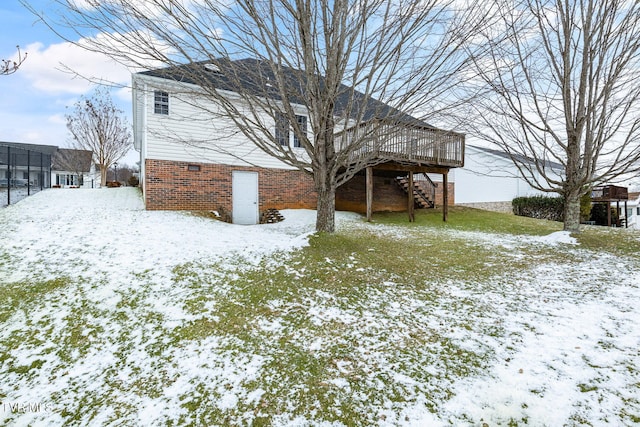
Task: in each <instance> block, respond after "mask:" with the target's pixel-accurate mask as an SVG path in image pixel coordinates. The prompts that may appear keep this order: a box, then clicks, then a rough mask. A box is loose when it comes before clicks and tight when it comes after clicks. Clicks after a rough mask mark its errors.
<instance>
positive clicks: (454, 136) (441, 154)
mask: <svg viewBox="0 0 640 427" xmlns="http://www.w3.org/2000/svg"><path fill="white" fill-rule="evenodd" d="M353 143H355V144H358V145H359V147H358V148H357V149H356V150H354V151H353V152H352V153H351V155H350V157H349V159H348V163H356V162H358V161H363V160H364V161H367V160H371V159H376V160H388V161H398V162H415V163H419V164H422V165H432V166H448V167H461V166H463V165H464V135H462V134H459V133H456V132H450V131H443V130H438V129H430V128H425V127H417V126H412V125H406V124H392V123H389V124H386V123H384V124H382V123H378V122H375V123H367V124H364V125H362V126H358V127H354V128H352V129H349V130H347V131H345V132H342V133H340V134H337V135H336V149H337V150H338V151H340V150H342V149H344V148H345V147H346V146H347V144H353Z"/></svg>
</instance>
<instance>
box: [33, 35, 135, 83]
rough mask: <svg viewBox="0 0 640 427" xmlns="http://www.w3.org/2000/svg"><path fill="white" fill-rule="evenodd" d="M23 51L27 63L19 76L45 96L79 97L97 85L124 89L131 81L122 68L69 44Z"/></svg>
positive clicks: (39, 45)
mask: <svg viewBox="0 0 640 427" xmlns="http://www.w3.org/2000/svg"><path fill="white" fill-rule="evenodd" d="M26 50H27V51H28V52H29V59H28V60H27V61H25V63H24V64H23V66H22V68H21V72H22V73H23V74H24V77H25V78H27V79H28V80H30V81H31V82H32V84H33V86H34V87H35V88H37V89H38V90H41V91H44V92H47V93H51V94H75V95H80V94H84V93H86V92H87V91H89V90H90V89H91V88H92V87H93V86H94V85H95V83H96V82H105V83H107V82H112V83H115V84H120V85H127V84H129V81H130V80H131V73H130V72H129V70H127V68H126V67H124V66H123V65H121V64H118V63H117V62H115V61H113V60H111V59H109V58H107V57H106V56H104V55H102V54H99V53H95V52H89V51H87V50H85V49H82V48H80V47H78V46H76V45H73V44H71V43H67V42H64V43H58V44H52V45H49V46H47V47H45V46H44V45H43V44H42V43H33V44H31V45H29V46H27V48H26Z"/></svg>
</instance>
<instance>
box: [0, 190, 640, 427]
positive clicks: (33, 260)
mask: <svg viewBox="0 0 640 427" xmlns="http://www.w3.org/2000/svg"><path fill="white" fill-rule="evenodd" d="M283 213H284V216H285V217H286V221H284V222H282V223H279V224H270V225H259V226H251V227H245V226H234V225H230V224H225V223H221V222H217V221H214V220H211V219H208V218H204V217H200V216H196V215H193V214H190V213H182V212H153V211H145V210H144V209H143V206H142V202H141V199H140V196H139V193H138V192H137V190H136V189H132V188H118V189H100V190H80V189H68V190H67V189H60V190H47V191H43V192H40V193H39V194H36V195H34V196H31V197H29V198H27V199H24V200H22V201H21V202H19V203H17V204H16V205H12V206H9V207H7V208H4V209H1V210H0V324H1V325H2V328H1V329H0V401H1V403H0V424H10V425H25V426H26V425H60V426H62V425H65V426H66V425H198V426H200V425H250V424H255V425H291V426H307V425H317V426H329V425H330V426H341V425H388V426H395V425H407V426H423V425H424V426H445V425H473V426H483V425H485V424H486V425H488V426H496V425H505V426H506V425H528V426H559V425H594V426H598V425H612V426H619V425H635V424H637V423H640V371H639V369H640V328H638V325H639V324H640V308H639V305H640V304H639V303H640V287H639V284H640V258H639V257H638V254H637V253H634V252H633V251H624V250H623V251H619V250H618V251H617V252H616V250H613V249H611V248H607V250H604V249H603V250H593V249H589V248H588V247H590V246H588V245H586V246H585V245H583V244H581V243H580V240H581V239H582V237H581V238H580V239H578V240H576V239H574V238H572V237H570V236H568V235H567V234H566V233H562V232H557V233H553V234H548V235H546V236H530V235H512V234H491V233H486V232H478V231H463V230H456V229H453V228H448V227H440V228H430V227H410V226H392V225H382V224H367V223H364V222H363V221H362V219H361V218H360V217H359V216H358V215H355V214H349V213H339V214H338V225H339V232H338V233H336V235H328V236H327V235H321V236H315V235H312V234H311V232H312V231H313V228H314V219H315V218H314V214H315V213H314V212H312V211H285V212H283ZM608 232H609V231H608ZM610 233H611V236H612V238H613V240H615V239H616V236H618V235H619V234H620V233H624V235H625V237H626V238H627V239H628V238H629V236H631V238H632V239H634V241H636V240H637V239H638V238H639V236H638V235H637V234H632V233H634V232H631V231H628V230H627V231H625V230H615V231H613V230H612V231H610ZM585 234H586V233H585ZM590 236H591V235H590ZM592 237H593V236H591V237H590V238H592ZM309 242H310V245H309ZM618 249H619V248H618ZM623 249H624V248H623ZM614 253H615V255H614Z"/></svg>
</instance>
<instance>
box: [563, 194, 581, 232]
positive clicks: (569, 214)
mask: <svg viewBox="0 0 640 427" xmlns="http://www.w3.org/2000/svg"><path fill="white" fill-rule="evenodd" d="M564 230H565V231H570V232H572V233H579V232H580V194H579V193H573V192H571V193H567V194H566V195H565V200H564Z"/></svg>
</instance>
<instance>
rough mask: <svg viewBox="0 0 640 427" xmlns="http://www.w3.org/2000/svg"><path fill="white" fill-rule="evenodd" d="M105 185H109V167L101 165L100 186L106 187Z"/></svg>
mask: <svg viewBox="0 0 640 427" xmlns="http://www.w3.org/2000/svg"><path fill="white" fill-rule="evenodd" d="M105 185H107V167H106V166H104V165H100V186H101V187H104V186H105Z"/></svg>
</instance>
